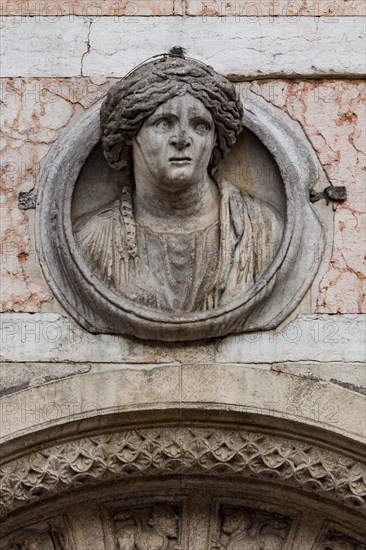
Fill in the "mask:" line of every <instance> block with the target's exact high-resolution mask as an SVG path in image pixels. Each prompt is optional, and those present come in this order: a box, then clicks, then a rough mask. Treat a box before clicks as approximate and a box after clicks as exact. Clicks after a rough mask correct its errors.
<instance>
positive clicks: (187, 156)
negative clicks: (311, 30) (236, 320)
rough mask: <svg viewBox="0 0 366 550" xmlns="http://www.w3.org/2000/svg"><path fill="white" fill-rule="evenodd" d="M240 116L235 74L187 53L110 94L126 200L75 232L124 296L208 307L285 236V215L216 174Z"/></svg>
mask: <svg viewBox="0 0 366 550" xmlns="http://www.w3.org/2000/svg"><path fill="white" fill-rule="evenodd" d="M242 117H243V108H242V104H241V101H240V99H239V97H238V96H237V94H236V91H235V89H234V87H233V85H232V84H231V83H230V82H229V81H228V80H227V79H226V78H224V77H222V76H220V75H218V74H217V73H215V72H214V71H213V69H211V68H210V67H208V66H207V65H204V64H202V63H198V62H196V61H193V60H186V59H182V58H179V57H170V56H166V57H164V58H162V59H158V60H156V61H153V62H150V63H149V64H147V65H143V66H141V67H139V68H138V69H136V70H135V71H133V72H132V73H131V74H130V75H129V76H127V77H126V78H124V79H123V80H121V81H120V82H119V83H117V84H116V85H115V86H113V87H112V88H111V89H110V91H109V93H108V96H107V99H106V100H105V101H104V103H103V105H102V108H101V140H102V146H103V151H104V155H105V157H106V159H107V161H108V163H109V165H110V166H111V167H112V168H114V169H115V170H118V171H119V173H120V183H121V195H120V198H119V199H117V200H116V201H114V202H113V203H110V204H106V205H103V206H102V207H101V208H99V209H98V210H96V211H94V212H91V213H87V214H85V215H84V216H82V217H81V218H80V219H78V220H77V221H76V224H75V227H74V231H75V237H76V241H77V243H78V244H79V246H80V250H81V251H82V254H83V256H84V257H85V259H86V260H87V261H88V263H89V265H90V266H91V267H92V270H93V272H94V273H95V274H96V275H97V276H98V277H100V278H102V279H103V281H104V282H105V283H106V284H107V285H108V286H109V287H111V288H112V289H113V290H114V291H115V292H117V293H118V294H121V295H122V296H124V297H126V298H129V299H131V300H133V301H136V302H138V303H139V304H141V305H143V306H147V307H149V308H152V309H155V310H161V311H165V312H176V313H178V312H196V311H203V310H208V309H212V308H216V307H218V306H220V305H223V304H227V303H228V302H230V301H231V300H232V299H233V298H235V297H236V296H238V295H239V294H240V293H242V292H243V291H244V290H245V288H246V287H247V286H248V285H250V284H252V283H254V282H255V281H256V279H257V277H258V275H259V274H260V273H261V272H263V270H264V269H265V268H266V266H267V265H268V263H269V262H270V260H271V259H272V258H273V256H274V253H275V252H276V250H277V248H278V245H279V242H280V240H281V237H282V227H281V220H280V218H279V216H278V215H276V213H275V211H274V210H273V209H272V208H271V207H270V205H268V204H265V203H264V202H263V201H260V200H258V199H255V198H253V197H250V196H249V195H248V194H247V193H245V192H243V191H240V190H239V189H237V188H234V186H232V185H231V184H229V183H228V182H227V181H225V180H224V181H218V180H217V179H216V177H215V172H216V170H217V166H218V163H219V161H220V160H221V159H222V158H223V157H224V155H225V154H226V153H227V152H228V151H229V150H230V149H231V148H232V147H233V145H234V144H235V141H236V139H237V137H238V135H239V134H240V132H241V130H242Z"/></svg>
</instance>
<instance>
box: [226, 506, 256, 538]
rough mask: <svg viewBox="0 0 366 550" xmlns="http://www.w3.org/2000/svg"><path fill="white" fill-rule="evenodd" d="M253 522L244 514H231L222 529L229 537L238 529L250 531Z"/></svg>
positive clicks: (227, 516)
mask: <svg viewBox="0 0 366 550" xmlns="http://www.w3.org/2000/svg"><path fill="white" fill-rule="evenodd" d="M250 525H251V521H250V518H249V516H248V515H247V514H246V513H245V512H244V511H241V512H231V513H228V514H227V515H226V516H225V519H224V522H223V525H222V529H223V531H224V532H225V533H227V534H228V535H231V534H232V533H234V532H235V531H237V530H238V529H249V527H250Z"/></svg>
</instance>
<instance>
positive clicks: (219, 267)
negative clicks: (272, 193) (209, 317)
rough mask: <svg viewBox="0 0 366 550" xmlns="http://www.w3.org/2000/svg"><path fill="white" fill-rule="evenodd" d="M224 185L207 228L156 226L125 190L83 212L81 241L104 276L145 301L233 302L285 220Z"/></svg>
mask: <svg viewBox="0 0 366 550" xmlns="http://www.w3.org/2000/svg"><path fill="white" fill-rule="evenodd" d="M220 191H221V201H220V219H219V220H218V221H217V222H216V223H214V224H213V225H210V226H209V227H207V228H205V229H203V230H200V231H196V232H193V233H187V234H182V233H175V234H172V233H161V232H154V231H152V230H151V229H148V228H146V227H143V226H142V225H139V224H137V223H136V222H135V220H134V217H133V211H132V205H131V206H129V204H128V203H127V204H126V201H124V200H123V198H121V199H119V200H116V201H115V202H114V203H112V204H110V205H107V206H105V207H103V208H101V209H99V210H97V211H94V212H92V213H90V214H85V215H84V216H82V217H81V218H79V220H77V222H76V224H75V227H74V231H75V238H76V241H77V243H78V245H79V247H80V250H81V252H82V254H83V256H84V258H85V259H86V260H87V262H88V264H89V265H90V267H91V269H92V271H93V272H94V273H95V274H96V275H97V276H99V277H100V278H101V279H102V280H103V281H104V282H105V283H106V284H107V285H108V286H109V287H110V288H111V289H113V290H114V291H115V292H117V293H118V294H120V295H122V296H124V297H125V298H127V299H130V300H133V301H135V302H138V303H140V304H141V305H144V306H147V307H149V308H153V309H157V310H160V311H166V312H193V311H203V310H207V309H211V308H214V307H217V306H219V305H222V304H225V303H229V302H230V301H231V300H232V299H233V298H235V297H236V296H238V295H239V294H241V293H243V291H244V290H245V288H246V287H247V286H248V285H249V284H251V283H253V282H255V281H256V279H257V277H258V275H259V274H260V273H261V272H262V271H263V270H264V269H265V268H266V267H267V266H268V264H269V263H270V261H271V259H272V258H273V256H274V254H275V252H276V250H277V248H278V245H279V242H280V239H281V236H282V226H281V222H280V220H279V217H278V216H277V214H276V213H275V211H274V210H272V209H271V207H269V206H268V205H267V204H265V203H264V202H262V201H260V200H259V199H256V198H253V197H250V196H249V195H248V194H247V193H245V192H243V191H240V190H238V189H237V188H235V187H234V186H232V185H231V184H229V183H224V184H223V185H221V186H220ZM133 242H135V243H136V248H135V249H134V247H133ZM131 243H132V244H131Z"/></svg>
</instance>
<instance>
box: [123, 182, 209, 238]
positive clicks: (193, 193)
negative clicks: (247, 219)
mask: <svg viewBox="0 0 366 550" xmlns="http://www.w3.org/2000/svg"><path fill="white" fill-rule="evenodd" d="M219 203H220V199H219V191H218V188H217V185H216V184H215V182H214V181H213V180H211V179H210V178H209V177H208V175H207V177H205V178H204V179H202V180H201V181H200V182H199V184H196V185H194V186H192V187H189V188H188V189H183V190H178V191H177V190H174V191H168V190H166V189H163V188H157V187H154V188H152V187H151V186H150V185H148V184H147V182H145V181H144V180H143V179H141V178H139V179H138V178H136V182H135V191H134V196H133V207H134V214H135V218H136V220H137V222H138V223H140V224H141V225H144V226H147V227H149V228H150V229H153V230H154V231H161V232H163V231H169V232H175V233H180V232H185V231H194V230H197V231H198V230H201V229H204V228H206V227H208V226H210V225H212V224H213V223H215V222H216V221H217V220H218V218H219Z"/></svg>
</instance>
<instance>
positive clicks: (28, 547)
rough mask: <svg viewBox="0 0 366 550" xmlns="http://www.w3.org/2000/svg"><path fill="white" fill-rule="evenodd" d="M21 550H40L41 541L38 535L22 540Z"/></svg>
mask: <svg viewBox="0 0 366 550" xmlns="http://www.w3.org/2000/svg"><path fill="white" fill-rule="evenodd" d="M22 550H42V542H41V539H40V538H39V537H32V538H28V539H26V540H25V541H23V544H22Z"/></svg>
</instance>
